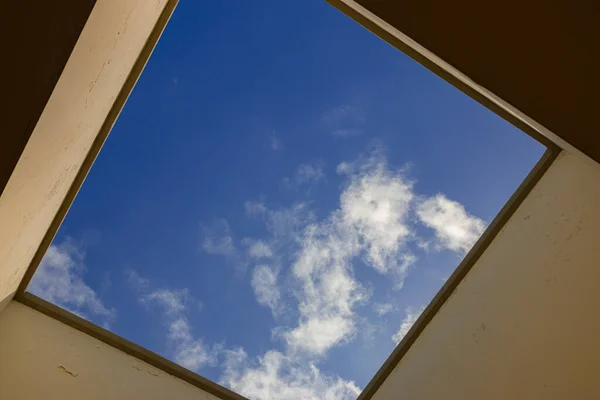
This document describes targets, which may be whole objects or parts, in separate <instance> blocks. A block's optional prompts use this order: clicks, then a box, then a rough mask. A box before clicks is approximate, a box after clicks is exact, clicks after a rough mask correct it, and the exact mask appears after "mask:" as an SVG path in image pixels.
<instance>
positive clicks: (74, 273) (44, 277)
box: [28, 239, 116, 324]
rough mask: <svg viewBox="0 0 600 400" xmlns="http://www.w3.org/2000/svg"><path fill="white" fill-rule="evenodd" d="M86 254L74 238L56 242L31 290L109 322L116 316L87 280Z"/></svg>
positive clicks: (56, 302) (76, 311)
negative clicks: (84, 278)
mask: <svg viewBox="0 0 600 400" xmlns="http://www.w3.org/2000/svg"><path fill="white" fill-rule="evenodd" d="M84 259H85V255H84V253H83V251H82V250H81V249H80V248H78V247H77V246H76V245H75V244H74V243H73V242H72V241H71V240H69V239H67V240H65V241H64V242H62V243H61V244H60V245H55V244H52V245H50V247H49V248H48V251H47V252H46V255H45V256H44V258H43V259H42V262H41V263H40V266H39V267H38V269H37V271H36V273H35V275H34V276H33V279H32V280H31V283H30V284H29V287H28V290H29V291H30V292H31V293H33V294H35V295H37V296H39V297H42V298H43V299H45V300H47V301H49V302H51V303H54V304H56V305H58V306H60V307H63V308H65V309H67V310H69V311H71V312H73V313H74V314H77V315H81V316H82V317H84V318H85V317H86V316H90V317H100V318H102V319H103V320H104V321H103V322H104V323H105V324H107V323H108V322H109V321H110V320H112V319H113V318H114V317H115V316H116V312H115V310H114V309H108V308H107V307H106V306H105V305H104V304H103V302H102V300H100V298H99V296H98V294H97V293H96V292H95V291H94V290H93V289H92V288H91V287H89V286H88V285H87V284H86V283H85V282H84V280H83V275H84V273H85V266H84Z"/></svg>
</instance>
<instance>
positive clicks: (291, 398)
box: [221, 349, 360, 400]
mask: <svg viewBox="0 0 600 400" xmlns="http://www.w3.org/2000/svg"><path fill="white" fill-rule="evenodd" d="M221 383H222V384H224V385H226V386H228V387H230V388H231V389H232V390H234V391H236V392H238V393H241V394H242V395H244V396H246V397H248V398H249V399H251V400H354V399H356V397H357V396H358V395H359V394H360V389H359V388H358V386H356V384H355V383H354V382H352V381H346V380H343V379H341V378H339V377H331V376H327V375H326V374H323V373H322V372H321V371H320V370H319V369H318V368H317V367H316V366H315V365H314V364H312V363H310V362H308V363H300V362H297V361H295V360H293V359H292V358H290V357H288V356H286V355H284V354H282V353H280V352H278V351H275V350H271V351H268V352H266V353H265V354H264V356H263V357H261V358H259V360H258V362H256V363H251V362H250V361H249V360H248V356H247V354H246V352H245V351H244V350H242V349H236V350H230V351H228V352H227V360H226V369H225V373H224V374H223V377H222V379H221Z"/></svg>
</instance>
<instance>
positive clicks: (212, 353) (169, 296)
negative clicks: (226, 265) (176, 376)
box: [128, 271, 218, 371]
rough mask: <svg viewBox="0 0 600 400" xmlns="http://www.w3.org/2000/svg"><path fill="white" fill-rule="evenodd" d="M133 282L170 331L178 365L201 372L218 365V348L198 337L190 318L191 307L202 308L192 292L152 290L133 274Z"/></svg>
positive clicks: (146, 282)
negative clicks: (215, 364)
mask: <svg viewBox="0 0 600 400" xmlns="http://www.w3.org/2000/svg"><path fill="white" fill-rule="evenodd" d="M128 275H129V280H130V282H131V283H132V284H133V285H134V287H135V288H136V290H137V291H138V293H139V297H138V301H139V302H140V303H141V304H143V305H145V306H146V307H148V308H152V307H157V308H158V309H159V310H160V311H161V314H162V317H163V319H164V323H165V326H166V328H167V340H168V343H169V346H170V347H171V358H172V359H173V361H175V362H176V363H177V364H179V365H181V366H183V367H185V368H188V369H190V370H193V371H197V370H198V369H200V368H201V367H203V366H204V365H207V364H208V365H211V364H214V363H215V362H216V353H217V351H218V346H213V347H212V348H211V347H208V346H206V345H205V344H204V341H203V340H202V338H198V337H194V335H193V333H192V326H191V323H190V321H189V319H188V317H187V315H186V313H187V311H188V310H189V305H190V304H198V303H197V302H195V301H194V299H193V298H192V297H191V295H190V293H189V290H188V289H180V290H169V289H164V288H163V289H152V288H151V287H150V284H149V282H148V280H146V279H144V278H142V277H140V276H139V275H138V274H137V273H136V272H135V271H129V274H128Z"/></svg>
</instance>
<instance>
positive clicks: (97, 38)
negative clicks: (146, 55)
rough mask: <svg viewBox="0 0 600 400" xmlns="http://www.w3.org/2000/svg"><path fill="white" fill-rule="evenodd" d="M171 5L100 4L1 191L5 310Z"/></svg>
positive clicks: (119, 0) (0, 277)
mask: <svg viewBox="0 0 600 400" xmlns="http://www.w3.org/2000/svg"><path fill="white" fill-rule="evenodd" d="M168 2H169V0H155V1H147V0H97V1H96V5H95V6H94V9H93V10H92V13H91V15H90V17H89V19H88V21H87V23H86V25H85V27H84V28H83V31H82V33H81V36H80V37H79V40H78V41H77V44H76V45H75V48H74V49H73V52H72V54H71V56H70V58H69V60H68V62H67V64H66V66H65V69H64V70H63V73H62V75H61V77H60V78H59V80H58V83H57V84H56V87H55V89H54V91H53V93H52V95H51V96H50V99H49V100H48V103H47V104H46V107H45V108H44V111H43V113H42V115H41V117H40V119H39V121H38V123H37V125H36V127H35V128H34V130H33V133H32V135H31V138H30V139H29V141H28V143H27V145H26V147H25V150H24V151H23V154H22V155H21V158H20V159H19V162H18V163H17V165H16V167H15V170H14V171H13V173H12V175H11V177H10V179H9V181H8V183H7V185H6V188H5V189H4V192H3V193H2V195H1V196H0V221H1V223H0V260H1V261H0V311H2V309H3V308H4V306H5V305H6V304H7V303H8V301H10V299H11V298H12V296H13V295H14V292H15V291H16V289H17V287H18V285H19V283H20V282H21V279H22V278H23V276H24V274H25V271H26V269H27V267H28V266H29V264H30V262H31V260H32V259H33V257H34V255H35V253H36V251H37V250H38V247H39V246H40V243H41V242H42V239H43V238H44V235H45V234H46V232H47V230H48V227H49V226H50V224H51V223H52V221H53V220H54V218H55V216H56V214H57V211H58V210H59V207H61V205H62V204H63V201H64V199H65V196H66V195H67V192H68V190H69V188H70V187H71V184H72V183H73V181H74V179H75V177H76V174H77V173H78V172H79V170H80V168H81V166H82V164H83V162H84V159H85V157H86V155H87V153H88V151H89V150H90V148H91V147H92V144H93V142H94V140H95V139H96V137H97V136H98V133H99V131H100V130H101V127H102V126H103V124H104V122H105V120H106V118H107V115H109V112H110V111H111V108H112V107H113V104H114V103H115V100H116V99H117V96H118V95H119V92H120V91H121V89H122V87H123V85H124V83H125V82H126V80H127V78H128V76H129V74H130V72H131V70H132V68H133V67H134V64H135V62H136V60H137V59H138V56H139V55H140V53H141V51H142V49H143V47H144V45H145V44H146V41H147V40H148V37H149V35H150V33H151V31H152V29H153V28H154V26H155V25H156V22H157V20H158V19H159V16H160V15H161V13H162V11H163V10H164V9H165V7H166V6H167V3H168ZM171 3H172V2H171Z"/></svg>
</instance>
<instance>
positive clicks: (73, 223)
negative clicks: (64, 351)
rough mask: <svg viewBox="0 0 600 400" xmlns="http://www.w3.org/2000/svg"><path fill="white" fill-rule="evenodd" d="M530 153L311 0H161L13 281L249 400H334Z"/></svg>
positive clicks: (354, 391)
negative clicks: (79, 168)
mask: <svg viewBox="0 0 600 400" xmlns="http://www.w3.org/2000/svg"><path fill="white" fill-rule="evenodd" d="M544 150H545V147H544V146H543V145H542V144H540V143H538V142H536V141H535V140H534V139H532V138H531V137H529V136H527V135H526V134H524V133H523V132H521V131H519V130H518V129H517V128H515V127H514V126H512V125H510V124H509V123H508V122H506V121H504V120H502V119H501V118H500V117H498V116H497V115H495V114H494V113H492V112H491V111H489V110H487V109H486V108H484V107H483V106H481V105H480V104H478V103H476V102H475V101H474V100H472V99H470V98H469V97H467V96H466V95H464V94H463V93H461V92H459V91H458V90H457V89H455V88H453V87H452V86H450V85H449V84H447V83H446V82H444V81H443V80H441V79H440V78H438V77H437V76H435V75H434V74H432V73H431V72H429V71H427V70H426V69H425V68H423V67H422V66H420V65H419V64H417V63H416V62H414V61H412V60H411V59H409V58H408V57H407V56H405V55H404V54H402V53H401V52H399V51H397V50H396V49H394V48H392V47H391V46H389V45H387V44H386V43H384V42H383V41H381V40H380V39H379V38H377V37H375V36H374V35H372V34H371V33H369V32H368V31H366V30H365V29H364V28H362V27H361V26H359V25H358V24H356V23H355V22H353V21H351V20H350V19H349V18H347V17H346V16H344V15H342V14H341V13H339V12H338V11H337V10H335V9H333V8H331V7H330V6H328V5H327V4H325V3H324V2H322V1H316V0H315V1H305V2H247V4H246V3H243V4H238V3H236V4H235V5H234V4H231V3H226V2H221V3H218V4H217V3H215V4H212V3H211V4H210V5H208V4H207V3H201V2H181V4H180V5H179V7H178V9H177V10H176V11H175V14H174V16H173V18H172V20H171V22H170V23H169V25H168V26H167V29H166V31H165V33H164V35H163V37H162V39H161V41H160V42H159V44H158V46H157V48H156V50H155V52H154V54H153V56H152V57H151V59H150V62H149V63H148V65H147V67H146V69H145V70H144V72H143V74H142V76H141V78H140V81H139V82H138V84H137V86H136V88H135V89H134V91H133V93H132V95H131V97H130V99H129V101H128V103H127V104H126V106H125V108H124V110H123V112H122V115H121V116H120V117H119V119H118V121H117V123H116V125H115V127H114V129H113V132H112V133H111V135H110V136H109V138H108V140H107V142H106V144H105V146H104V148H103V150H102V152H101V153H100V155H99V157H98V159H97V161H96V163H95V164H94V166H93V168H92V170H91V171H90V174H89V176H88V178H87V180H86V182H85V184H84V185H83V186H82V188H81V191H80V193H79V195H78V197H77V198H76V199H75V201H74V203H73V206H72V207H71V210H70V212H69V214H68V215H67V217H66V219H65V221H64V223H63V224H62V226H61V228H60V229H59V231H58V233H57V235H56V237H55V239H54V242H53V243H52V245H51V246H50V248H49V249H48V251H47V253H46V256H45V258H44V260H43V261H42V263H41V264H40V266H39V268H38V271H37V272H36V274H35V276H34V278H33V280H32V282H31V284H30V286H29V290H30V291H31V292H32V293H33V294H36V295H38V296H40V297H42V298H44V299H46V300H48V301H50V302H52V303H54V304H56V305H58V306H60V307H63V308H65V309H67V310H69V311H71V312H73V313H75V314H78V315H80V316H82V317H83V318H86V319H88V320H89V321H91V322H93V323H96V324H98V325H100V326H103V327H104V328H106V329H109V330H110V331H112V332H114V333H116V334H118V335H120V336H123V337H124V338H126V339H128V340H131V341H133V342H135V343H138V344H140V345H141V346H143V347H145V348H148V349H149V350H151V351H154V352H156V353H158V354H161V355H163V356H165V357H167V358H169V359H172V360H173V361H175V362H177V363H179V364H180V365H182V366H184V367H186V368H189V369H191V370H193V371H195V372H197V373H199V374H200V375H202V376H206V377H207V378H209V379H211V380H213V381H215V382H218V383H221V384H223V385H224V386H226V387H229V388H231V389H232V390H234V391H236V392H239V393H240V394H242V395H245V396H247V397H249V398H253V399H254V398H257V399H265V398H284V397H280V396H281V393H285V395H287V396H288V397H287V398H290V399H297V398H315V399H321V398H324V397H325V395H326V394H327V393H335V396H334V397H335V398H340V399H345V398H355V397H356V396H357V395H358V393H359V391H360V390H361V389H362V388H364V387H365V386H366V384H367V383H368V382H369V380H370V379H371V378H372V377H373V375H374V374H375V372H376V371H377V370H378V369H379V367H380V366H381V364H382V363H383V362H384V360H385V359H386V357H387V356H388V355H389V354H390V353H391V351H392V350H393V349H394V347H395V346H396V344H397V343H398V342H399V341H400V340H401V338H402V337H403V335H404V334H406V332H407V331H408V329H409V328H410V326H411V325H412V324H413V323H414V321H415V320H416V318H417V317H418V315H419V314H420V312H421V311H422V310H423V309H424V307H425V306H426V305H427V304H428V303H429V302H430V301H431V299H432V298H433V297H434V295H435V294H436V293H437V292H438V290H439V289H440V288H441V286H442V284H443V283H444V281H445V280H446V279H447V278H448V277H449V276H450V275H451V274H452V272H453V271H454V270H455V268H456V266H457V265H458V264H459V263H460V261H461V259H462V258H463V257H464V255H465V254H466V253H467V252H468V251H469V249H470V248H471V247H472V245H473V244H474V243H475V241H476V240H477V239H478V238H479V236H480V235H481V234H482V233H483V232H484V230H485V228H486V226H487V225H488V224H489V223H490V222H491V221H492V219H493V218H494V217H495V215H496V214H497V213H498V211H499V210H500V209H501V208H502V206H503V205H504V203H505V202H506V201H507V200H508V198H509V197H510V195H511V194H512V193H513V192H514V191H515V190H516V188H517V187H518V186H519V184H520V183H521V182H522V181H523V179H524V178H525V177H526V176H527V174H528V173H529V172H530V170H531V169H532V168H533V166H534V165H535V164H536V162H537V161H538V160H539V159H540V157H541V155H542V154H543V153H544ZM313 367H314V368H313ZM316 371H319V373H318V374H317V373H316ZM250 376H252V377H253V379H249V377H250ZM273 377H274V378H273ZM265 387H269V388H270V389H269V390H272V392H271V395H272V397H266V396H267V394H269V392H268V390H267V391H266V392H265V389H264V388H265ZM265 393H267V394H265ZM276 393H277V394H276Z"/></svg>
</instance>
